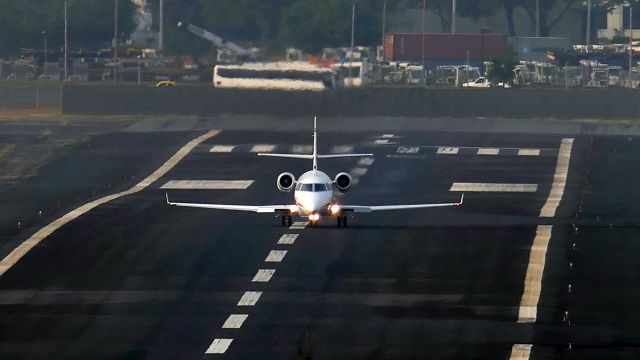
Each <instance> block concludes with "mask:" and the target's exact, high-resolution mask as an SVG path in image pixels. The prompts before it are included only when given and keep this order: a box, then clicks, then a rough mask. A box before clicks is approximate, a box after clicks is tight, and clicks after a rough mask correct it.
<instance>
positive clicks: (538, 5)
mask: <svg viewBox="0 0 640 360" xmlns="http://www.w3.org/2000/svg"><path fill="white" fill-rule="evenodd" d="M536 37H540V0H536Z"/></svg>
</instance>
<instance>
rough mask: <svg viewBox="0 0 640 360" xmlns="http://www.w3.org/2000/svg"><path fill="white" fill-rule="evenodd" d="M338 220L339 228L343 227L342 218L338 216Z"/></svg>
mask: <svg viewBox="0 0 640 360" xmlns="http://www.w3.org/2000/svg"><path fill="white" fill-rule="evenodd" d="M337 219H338V227H340V226H341V225H342V216H337Z"/></svg>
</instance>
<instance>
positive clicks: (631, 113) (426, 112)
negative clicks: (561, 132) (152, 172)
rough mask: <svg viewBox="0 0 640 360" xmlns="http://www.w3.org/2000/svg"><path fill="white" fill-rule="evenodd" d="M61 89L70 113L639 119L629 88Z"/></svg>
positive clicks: (637, 101)
mask: <svg viewBox="0 0 640 360" xmlns="http://www.w3.org/2000/svg"><path fill="white" fill-rule="evenodd" d="M63 93H64V96H63V108H62V109H63V112H64V113H69V114H96V115H171V114H175V115H199V116H216V115H225V114H227V115H271V116H304V115H319V116H408V117H455V118H469V117H501V118H532V117H551V118H567V119H572V118H597V119H636V118H640V92H638V91H634V90H627V89H605V90H564V89H476V90H471V89H464V90H463V89H427V88H363V89H340V90H333V91H326V92H287V91H262V90H237V89H215V88H212V87H209V86H184V87H176V88H152V87H137V86H81V85H70V86H65V87H64V91H63Z"/></svg>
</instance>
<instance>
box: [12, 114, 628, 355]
mask: <svg viewBox="0 0 640 360" xmlns="http://www.w3.org/2000/svg"><path fill="white" fill-rule="evenodd" d="M133 128H135V125H134V126H133ZM203 133H204V131H164V132H163V131H157V132H145V133H140V132H139V129H136V131H135V132H127V131H105V132H104V133H103V134H97V135H94V136H91V137H90V139H89V140H87V141H86V142H83V143H80V144H78V145H75V146H73V147H71V148H69V149H65V150H64V151H61V152H60V153H59V154H57V155H54V156H52V158H51V160H50V161H49V162H47V164H46V165H44V166H42V167H41V168H40V169H39V171H38V172H37V174H35V175H34V176H32V177H30V178H28V179H26V180H24V181H21V182H18V183H17V184H13V185H12V186H10V187H8V188H7V190H5V191H3V192H2V193H0V204H3V205H4V206H5V208H4V209H3V210H2V211H1V212H0V224H1V228H2V234H3V236H2V238H1V239H0V255H1V256H2V257H3V258H4V257H6V256H7V255H8V254H9V253H10V252H11V251H12V250H13V249H14V248H16V246H18V245H19V244H20V243H22V242H24V241H25V240H26V239H27V238H29V236H31V235H32V234H34V233H35V232H36V231H37V230H38V229H40V228H42V227H43V226H45V225H47V224H48V223H49V222H51V221H53V220H55V219H56V218H58V217H60V216H62V215H64V214H65V213H66V212H68V211H70V210H73V209H74V208H77V207H78V206H81V205H82V204H85V203H87V202H89V201H92V200H95V199H96V198H100V197H101V196H104V195H107V194H111V193H113V192H116V191H122V190H125V189H128V188H130V187H132V186H134V185H135V184H137V183H138V182H139V181H140V180H141V179H143V178H145V177H146V176H148V175H149V174H150V173H152V172H153V171H154V170H155V169H157V168H159V167H160V166H161V165H162V164H163V162H164V161H165V160H166V159H168V158H169V157H171V155H173V154H174V153H175V152H176V151H178V149H179V148H180V147H181V146H183V145H184V144H185V143H187V142H188V141H189V140H190V139H193V138H195V137H196V136H199V135H202V134H203ZM563 139H564V141H563ZM568 139H573V142H572V147H571V148H570V150H569V154H570V162H569V163H568V164H569V166H568V176H566V177H563V176H562V174H561V173H559V172H561V166H559V165H560V163H561V161H559V159H561V158H562V157H563V156H564V155H562V154H563V151H562V148H563V146H565V145H566V143H567V140H568ZM311 143H312V137H311V133H310V131H298V130H295V131H286V132H280V131H277V129H273V130H271V131H268V130H260V131H256V130H244V131H243V130H223V131H221V132H220V133H219V134H217V135H216V136H213V137H211V138H210V139H208V140H205V141H204V142H203V143H201V144H200V145H198V146H196V147H195V148H194V149H193V150H192V151H190V152H189V153H188V155H186V157H185V158H184V159H182V160H181V161H179V162H177V164H176V165H175V167H173V168H171V169H170V170H169V171H168V172H167V173H166V174H165V175H164V176H162V177H161V178H160V179H159V180H157V181H155V182H153V183H151V185H150V186H148V187H147V188H145V189H143V190H141V191H139V192H137V193H135V194H131V195H126V196H122V197H119V198H117V199H114V200H112V201H110V202H107V203H105V204H103V205H101V206H98V207H96V208H95V209H93V210H91V211H89V212H86V213H84V214H82V215H81V216H79V217H78V218H75V219H74V220H72V221H70V222H69V223H67V224H66V225H64V226H62V227H61V228H60V229H59V230H57V231H55V232H54V233H53V234H51V235H50V236H48V237H47V238H45V239H44V240H42V241H41V242H39V243H38V244H37V245H36V246H35V247H34V248H33V249H31V250H30V251H28V253H26V254H25V255H24V257H22V258H21V259H20V260H19V261H18V262H17V263H16V264H15V265H13V266H11V267H10V268H9V269H8V270H7V271H6V272H5V273H4V274H3V275H1V276H0V358H2V359H5V358H6V359H13V358H16V359H20V358H22V359H51V358H60V359H88V358H98V359H139V358H145V359H156V358H157V359H202V358H205V359H208V358H211V359H217V358H220V359H298V358H312V359H425V358H429V359H529V358H531V359H602V358H608V359H635V358H638V356H640V349H639V348H638V345H640V335H639V334H640V332H638V325H637V324H638V318H639V317H640V311H639V310H638V308H637V306H636V305H637V304H638V300H640V299H639V297H640V288H639V285H638V281H637V279H638V275H637V274H638V271H637V270H640V269H638V267H639V265H638V264H639V262H638V261H637V258H638V255H640V246H639V245H638V243H637V241H636V240H637V238H638V233H639V232H638V229H637V224H638V220H639V218H638V217H639V216H638V215H637V212H635V211H634V208H635V206H634V205H635V203H637V200H638V199H637V197H638V193H637V191H635V190H634V188H635V174H636V170H635V169H636V166H635V164H637V162H638V160H639V159H638V158H639V157H640V142H638V140H637V139H636V138H631V137H613V136H610V137H607V136H575V135H571V136H568V135H566V136H565V135H562V134H546V135H545V134H517V133H492V132H490V131H487V132H483V133H479V132H438V131H412V132H409V131H405V132H403V131H377V130H362V131H351V132H348V133H345V132H334V131H332V130H331V129H328V130H326V131H323V129H322V126H320V133H319V144H320V148H319V150H320V152H325V153H327V152H328V153H341V152H351V151H353V152H372V153H373V154H374V157H373V158H372V159H365V160H362V159H357V158H356V159H340V160H324V161H321V162H320V164H319V166H320V169H321V170H323V171H325V172H326V173H327V174H329V176H335V174H337V173H338V172H340V171H347V172H350V173H351V174H353V175H354V178H355V179H357V184H356V185H354V187H353V188H352V190H351V191H350V192H348V193H347V194H346V195H344V196H342V197H340V201H341V202H343V203H349V204H356V205H386V204H411V203H422V202H454V201H457V200H458V199H459V197H460V195H461V193H462V192H461V191H451V190H452V187H454V189H455V186H458V187H460V186H467V190H466V191H465V193H466V195H465V204H464V206H463V207H461V208H445V209H425V210H416V211H402V212H389V213H376V214H356V216H354V217H353V218H350V219H349V227H347V228H337V227H336V226H335V225H336V224H335V220H334V219H322V220H321V224H320V225H319V226H318V227H308V226H304V225H302V226H300V228H298V229H290V228H287V227H281V226H280V221H279V219H278V218H276V217H274V216H273V215H269V214H261V215H256V214H251V213H235V212H223V211H214V210H206V209H187V208H175V207H169V206H167V205H166V203H165V192H167V193H168V194H169V196H170V197H171V200H172V201H184V202H186V201H197V202H212V203H227V204H255V205H268V204H281V203H285V204H288V203H291V201H292V194H290V193H281V192H278V191H277V189H276V187H275V181H276V177H277V176H278V174H280V173H281V172H284V171H289V172H292V173H293V174H295V175H300V174H302V173H303V172H304V171H307V170H309V169H310V167H311V162H310V161H307V160H294V159H276V158H259V157H257V156H256V154H255V151H258V150H259V149H263V150H260V151H264V149H267V151H273V152H290V151H301V152H306V151H309V145H310V144H311ZM87 144H90V146H87ZM563 144H565V145H563ZM565 150H566V149H565ZM565 155H566V154H565ZM565 179H566V182H564V180H565ZM170 180H222V181H233V180H251V181H253V183H251V185H250V186H248V187H247V188H246V189H239V190H197V189H189V190H175V189H169V190H166V189H161V187H162V186H163V185H164V184H166V183H167V182H168V181H170ZM64 184H67V185H66V187H63V185H64ZM456 184H457V185H456ZM461 184H462V185H461ZM464 184H466V185H464ZM496 184H498V185H500V187H499V189H498V190H499V191H477V190H478V189H479V188H482V186H485V189H486V186H487V185H491V186H494V187H495V186H496ZM560 185H562V193H561V195H560V198H559V199H560V202H559V206H558V207H557V210H556V211H555V213H554V215H553V216H548V217H541V209H542V208H543V207H545V205H547V204H548V203H549V201H553V198H554V197H553V196H550V195H552V194H556V193H557V187H558V186H560ZM61 187H62V188H63V189H65V191H60V190H59V189H60V188H61ZM92 188H95V189H97V190H95V192H94V191H93V190H94V189H92ZM474 190H475V191H474ZM59 192H60V193H61V194H63V195H64V196H63V199H65V201H64V204H63V205H62V206H60V207H58V205H57V202H58V200H59V198H60V197H61V196H62V195H61V196H58V193H59ZM65 194H66V195H65ZM21 199H25V200H24V201H21ZM13 208H15V209H16V210H15V211H11V209H13ZM40 208H45V209H47V210H46V218H38V217H37V215H36V214H37V211H38V209H40ZM27 218H29V219H30V220H23V221H24V223H23V225H22V226H21V227H20V228H18V227H17V226H16V221H17V220H16V219H27ZM296 221H299V222H304V219H296ZM544 229H551V232H550V233H549V232H545V231H543V230H544ZM545 234H546V237H545ZM283 235H287V236H285V237H284V238H283ZM541 243H544V245H540V244H541ZM547 243H548V244H547ZM532 245H534V246H533V247H532ZM534 254H538V255H539V254H542V255H541V257H540V258H537V257H535V256H534ZM541 259H542V262H540V260H541ZM266 260H268V261H266ZM538 270H541V271H538ZM536 274H538V275H537V276H538V278H536ZM525 279H528V281H525ZM540 280H541V282H540ZM536 284H537V285H540V284H541V288H540V291H538V292H536V291H535V287H536ZM532 288H534V290H531V289H532ZM523 293H526V294H529V295H527V297H526V298H527V300H526V301H525V300H524V298H525V296H523ZM531 294H533V295H531ZM536 294H537V295H536ZM532 299H534V300H533V306H529V305H530V304H529V305H527V306H524V305H523V304H524V303H525V302H527V301H528V302H531V301H532ZM523 309H524V310H523ZM532 309H533V312H532ZM525 310H526V311H525ZM523 314H524V315H523ZM518 356H520V357H518Z"/></svg>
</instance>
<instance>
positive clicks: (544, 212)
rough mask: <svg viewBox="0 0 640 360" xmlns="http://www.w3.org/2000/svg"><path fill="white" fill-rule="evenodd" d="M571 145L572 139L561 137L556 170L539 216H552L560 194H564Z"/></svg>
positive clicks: (560, 196)
mask: <svg viewBox="0 0 640 360" xmlns="http://www.w3.org/2000/svg"><path fill="white" fill-rule="evenodd" d="M572 147H573V139H572V138H569V139H562V144H560V151H559V152H558V162H557V163H556V172H555V174H554V175H553V185H551V191H550V192H549V197H548V198H547V201H546V202H545V204H544V206H543V207H542V209H541V210H540V217H547V218H548V217H554V216H556V210H557V209H558V206H559V205H560V201H561V200H562V196H563V195H564V187H565V185H566V184H567V175H568V173H569V162H570V161H571V148H572Z"/></svg>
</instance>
